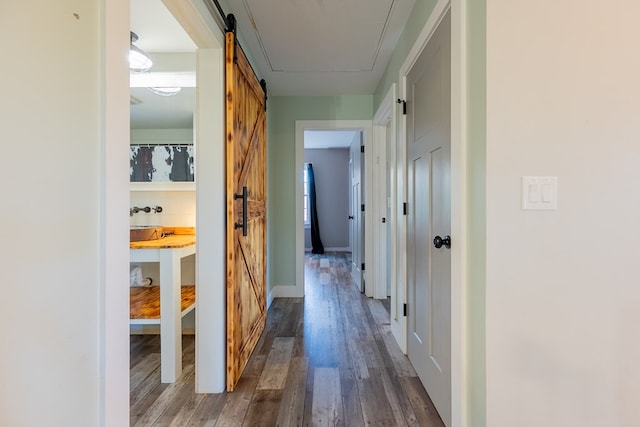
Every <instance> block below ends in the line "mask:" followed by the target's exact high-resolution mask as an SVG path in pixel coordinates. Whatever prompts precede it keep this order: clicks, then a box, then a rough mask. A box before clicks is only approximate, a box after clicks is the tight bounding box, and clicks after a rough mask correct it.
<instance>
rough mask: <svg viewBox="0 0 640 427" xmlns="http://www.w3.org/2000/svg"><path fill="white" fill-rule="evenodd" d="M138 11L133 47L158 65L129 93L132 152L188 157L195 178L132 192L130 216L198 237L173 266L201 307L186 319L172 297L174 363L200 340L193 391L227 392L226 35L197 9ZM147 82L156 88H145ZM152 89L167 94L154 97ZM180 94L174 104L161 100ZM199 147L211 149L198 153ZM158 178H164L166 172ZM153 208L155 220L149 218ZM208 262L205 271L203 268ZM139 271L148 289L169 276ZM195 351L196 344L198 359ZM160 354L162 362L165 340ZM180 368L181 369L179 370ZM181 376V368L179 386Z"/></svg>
mask: <svg viewBox="0 0 640 427" xmlns="http://www.w3.org/2000/svg"><path fill="white" fill-rule="evenodd" d="M130 7H131V30H132V31H134V32H136V33H137V37H138V39H137V41H136V42H135V43H134V44H135V45H136V47H138V48H139V49H141V50H143V51H145V52H146V53H148V54H149V56H150V57H151V59H152V61H153V66H152V68H151V69H150V70H149V72H147V73H143V74H144V75H141V76H139V77H140V78H141V79H142V80H143V83H140V84H139V87H137V88H132V89H131V100H132V101H131V104H132V106H131V110H132V115H131V125H132V129H131V142H132V143H133V144H138V146H145V147H147V148H153V149H154V150H148V151H158V147H160V150H159V151H163V150H164V151H167V152H168V151H171V156H172V157H171V159H172V160H174V159H176V156H175V152H176V151H185V152H187V151H190V152H189V153H186V158H187V160H186V161H185V162H183V163H182V165H183V166H185V165H186V167H187V169H188V170H187V171H186V172H185V171H183V172H185V173H184V174H183V175H187V176H188V178H190V180H189V179H187V180H184V181H182V182H175V180H174V179H172V178H175V176H176V173H175V171H174V170H171V171H168V172H167V173H166V174H165V175H167V176H169V178H170V179H169V180H168V181H169V182H144V183H135V184H132V190H133V191H132V192H131V207H137V208H142V210H140V211H138V212H135V213H134V214H133V215H132V224H133V225H162V226H165V227H168V228H169V229H171V230H173V231H176V230H180V231H182V232H184V231H185V230H186V231H187V232H191V233H194V236H195V242H196V243H195V244H194V245H193V246H192V248H193V250H192V252H191V253H193V252H195V255H189V256H186V255H185V254H184V253H183V252H182V251H181V252H180V254H179V256H180V258H182V261H181V262H178V263H177V264H176V263H173V265H172V271H173V272H172V273H171V274H172V276H173V278H174V282H178V281H179V282H180V284H181V285H185V284H191V285H195V286H196V292H195V294H196V302H195V306H193V305H192V306H191V307H188V309H187V310H186V311H187V312H185V310H184V309H183V307H181V306H180V293H177V292H176V291H175V289H174V294H177V295H174V296H175V298H174V300H175V301H177V306H176V308H175V318H176V319H177V321H176V322H175V323H174V326H173V327H172V332H173V334H174V336H177V337H178V338H176V340H175V341H178V342H177V343H175V344H176V345H172V346H171V347H170V353H171V354H170V355H169V356H168V357H169V358H173V359H174V360H178V361H180V360H182V354H181V352H180V350H179V343H180V341H181V339H180V338H181V337H182V334H183V332H186V333H187V334H188V333H191V334H193V333H194V332H195V340H194V339H193V335H192V337H191V338H190V341H189V340H187V342H188V343H189V345H190V346H191V355H190V356H189V357H190V360H191V361H192V365H191V368H189V369H191V370H195V373H194V377H195V381H194V388H195V391H196V392H199V393H217V392H221V391H223V390H224V386H225V365H224V360H225V356H224V353H225V352H224V343H225V317H224V307H225V305H224V295H225V294H224V285H225V280H224V278H225V273H224V261H225V255H224V249H225V246H224V241H225V239H224V226H225V218H224V208H223V207H224V206H225V179H224V178H225V177H224V130H223V129H224V108H223V105H224V104H223V101H222V100H223V99H224V48H223V46H224V31H223V30H220V28H222V25H221V23H220V22H218V20H217V18H218V17H216V16H212V15H211V13H210V12H209V11H208V10H207V9H206V8H204V7H203V6H202V5H201V4H200V3H199V2H192V1H191V0H187V1H178V0H164V1H160V0H131V1H130ZM196 77H197V78H196ZM144 79H147V80H148V81H147V82H146V83H144ZM132 81H133V79H132ZM196 81H197V84H196ZM149 87H153V88H156V89H158V88H160V90H155V91H151V90H149ZM178 87H180V90H179V91H178V92H177V93H176V94H172V92H174V91H167V90H162V89H169V88H178ZM139 101H141V102H139ZM134 104H135V105H134ZM134 109H136V111H135V112H134ZM141 110H144V111H141ZM204 117H206V120H205V119H203V118H204ZM201 141H206V143H202V144H199V142H201ZM167 146H168V147H169V148H168V149H167ZM196 147H197V150H196ZM176 148H177V149H178V150H176ZM186 148H190V150H187V149H186ZM183 149H184V150H183ZM196 152H197V154H196ZM190 155H192V156H190ZM132 156H133V149H132ZM154 169H155V172H158V171H159V169H160V168H154ZM183 169H184V168H183ZM151 181H154V180H151ZM172 181H173V182H172ZM147 206H149V207H150V208H151V210H150V212H146V209H145V208H146V207H147ZM158 207H160V208H161V210H160V211H159V210H158V209H157V208H158ZM133 220H135V221H133ZM134 222H135V224H134ZM183 255H185V256H183ZM202 258H205V259H206V260H207V261H206V262H198V259H202ZM140 267H141V270H142V271H141V273H142V274H141V277H142V281H143V282H142V283H143V284H148V280H146V279H147V278H149V277H150V278H151V279H152V282H155V283H153V284H160V285H162V280H160V279H159V282H160V283H158V281H156V280H154V279H155V278H154V277H153V275H154V274H157V276H158V277H159V278H160V277H161V276H162V275H163V271H165V270H166V269H164V268H163V267H162V262H160V264H156V265H153V263H151V264H150V265H146V266H144V268H142V266H140ZM154 271H155V272H154ZM176 271H180V273H176ZM134 276H135V275H132V277H134ZM178 289H180V288H178ZM194 307H195V310H193V308H194ZM162 309H163V310H164V306H163V308H162ZM171 311H173V307H172V308H171ZM163 313H164V311H163ZM183 315H184V316H183ZM162 317H163V318H164V315H163V316H162ZM145 327H146V328H149V326H146V325H145ZM138 329H140V327H138ZM143 329H144V328H143ZM156 329H157V326H156ZM162 335H165V334H164V330H163V331H162V333H161V336H162ZM194 341H197V342H198V345H197V346H196V348H195V349H194V348H193V347H194V345H193V344H194ZM162 347H163V348H162V349H160V352H161V354H162V358H164V355H165V351H164V350H165V349H166V347H167V346H166V345H165V340H164V338H162ZM132 362H133V361H132ZM174 365H175V366H179V367H180V368H182V366H181V365H182V363H181V362H180V363H174ZM180 371H181V369H178V368H176V369H175V370H174V372H175V374H176V375H173V377H177V376H179V374H180ZM138 373H139V374H140V375H143V374H144V372H138ZM168 379H169V380H170V379H173V378H171V377H169V378H168ZM163 382H172V381H165V380H164V379H163ZM131 385H132V387H133V385H134V384H133V382H132V384H131Z"/></svg>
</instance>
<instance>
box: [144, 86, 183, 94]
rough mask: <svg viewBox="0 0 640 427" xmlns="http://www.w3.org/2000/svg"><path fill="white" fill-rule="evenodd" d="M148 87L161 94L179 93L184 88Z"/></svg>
mask: <svg viewBox="0 0 640 427" xmlns="http://www.w3.org/2000/svg"><path fill="white" fill-rule="evenodd" d="M147 89H149V90H150V91H151V92H153V93H155V94H156V95H160V96H173V95H177V94H178V92H180V91H181V90H182V88H181V87H148V88H147Z"/></svg>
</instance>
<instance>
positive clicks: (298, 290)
mask: <svg viewBox="0 0 640 427" xmlns="http://www.w3.org/2000/svg"><path fill="white" fill-rule="evenodd" d="M269 294H270V295H271V296H272V299H273V298H302V297H304V290H303V289H302V286H286V285H278V286H274V287H273V288H272V289H271V292H269Z"/></svg>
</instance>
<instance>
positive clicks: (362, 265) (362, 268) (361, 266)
mask: <svg viewBox="0 0 640 427" xmlns="http://www.w3.org/2000/svg"><path fill="white" fill-rule="evenodd" d="M360 270H362V271H364V262H363V263H362V264H361V265H360Z"/></svg>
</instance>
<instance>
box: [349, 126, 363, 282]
mask: <svg viewBox="0 0 640 427" xmlns="http://www.w3.org/2000/svg"><path fill="white" fill-rule="evenodd" d="M361 144H362V143H361V138H356V139H355V140H354V141H353V142H352V143H351V147H350V148H349V189H350V191H349V200H350V201H351V208H350V212H349V220H350V230H351V233H350V234H351V242H350V243H351V277H352V279H353V282H354V283H355V285H356V286H357V287H358V289H360V292H364V280H363V279H364V278H363V274H362V273H363V271H362V268H361V265H362V263H364V253H363V248H364V233H363V228H364V227H363V226H364V224H363V222H364V216H363V214H364V212H362V209H361V205H362V199H363V197H362V192H363V185H362V184H363V182H362V175H363V173H362V172H363V170H362V169H363V162H362V153H361V152H360V147H362V145H361Z"/></svg>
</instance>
